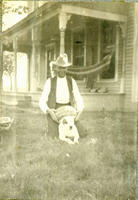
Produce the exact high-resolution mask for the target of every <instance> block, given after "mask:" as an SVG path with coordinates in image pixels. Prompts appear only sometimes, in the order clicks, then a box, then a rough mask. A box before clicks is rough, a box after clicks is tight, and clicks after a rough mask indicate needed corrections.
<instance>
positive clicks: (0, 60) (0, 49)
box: [0, 40, 3, 115]
mask: <svg viewBox="0 0 138 200" xmlns="http://www.w3.org/2000/svg"><path fill="white" fill-rule="evenodd" d="M2 74H3V44H2V41H1V40H0V105H1V102H2V91H3V83H2ZM0 115H1V108H0Z"/></svg>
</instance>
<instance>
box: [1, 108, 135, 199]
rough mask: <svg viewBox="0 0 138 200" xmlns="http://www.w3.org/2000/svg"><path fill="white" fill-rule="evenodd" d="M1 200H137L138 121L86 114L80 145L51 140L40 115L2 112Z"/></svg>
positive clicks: (108, 114) (123, 116) (127, 116)
mask: <svg viewBox="0 0 138 200" xmlns="http://www.w3.org/2000/svg"><path fill="white" fill-rule="evenodd" d="M2 110H3V116H11V117H14V123H13V125H12V128H11V130H10V131H9V132H1V133H0V134H1V137H2V139H1V144H0V158H1V164H0V199H4V200H5V199H22V200H135V199H136V197H135V189H136V184H135V181H136V174H135V169H136V116H135V114H134V113H120V112H87V113H86V112H84V113H83V115H82V117H81V124H82V127H83V129H82V131H81V133H80V135H81V138H80V143H79V144H78V145H69V144H66V143H62V142H61V141H59V140H58V138H57V139H50V138H47V137H46V134H45V127H46V120H45V117H44V115H43V114H42V113H41V112H40V111H39V109H34V108H24V109H23V108H19V107H9V106H6V107H5V106H3V108H2Z"/></svg>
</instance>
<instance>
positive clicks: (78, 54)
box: [73, 29, 84, 80]
mask: <svg viewBox="0 0 138 200" xmlns="http://www.w3.org/2000/svg"><path fill="white" fill-rule="evenodd" d="M73 66H74V67H83V66H84V30H83V29H79V30H77V31H74V32H73ZM73 77H74V78H75V79H78V80H81V79H83V77H82V76H80V75H79V76H78V75H74V76H73Z"/></svg>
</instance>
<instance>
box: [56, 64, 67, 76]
mask: <svg viewBox="0 0 138 200" xmlns="http://www.w3.org/2000/svg"><path fill="white" fill-rule="evenodd" d="M55 71H56V72H57V76H58V77H60V78H64V77H65V75H66V72H67V69H66V68H65V67H60V66H56V68H55Z"/></svg>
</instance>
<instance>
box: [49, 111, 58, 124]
mask: <svg viewBox="0 0 138 200" xmlns="http://www.w3.org/2000/svg"><path fill="white" fill-rule="evenodd" d="M55 111H56V110H55V109H51V108H48V110H47V112H48V113H49V114H50V116H51V118H52V119H53V120H54V121H55V122H57V123H59V122H58V119H57V117H56V114H55Z"/></svg>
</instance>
